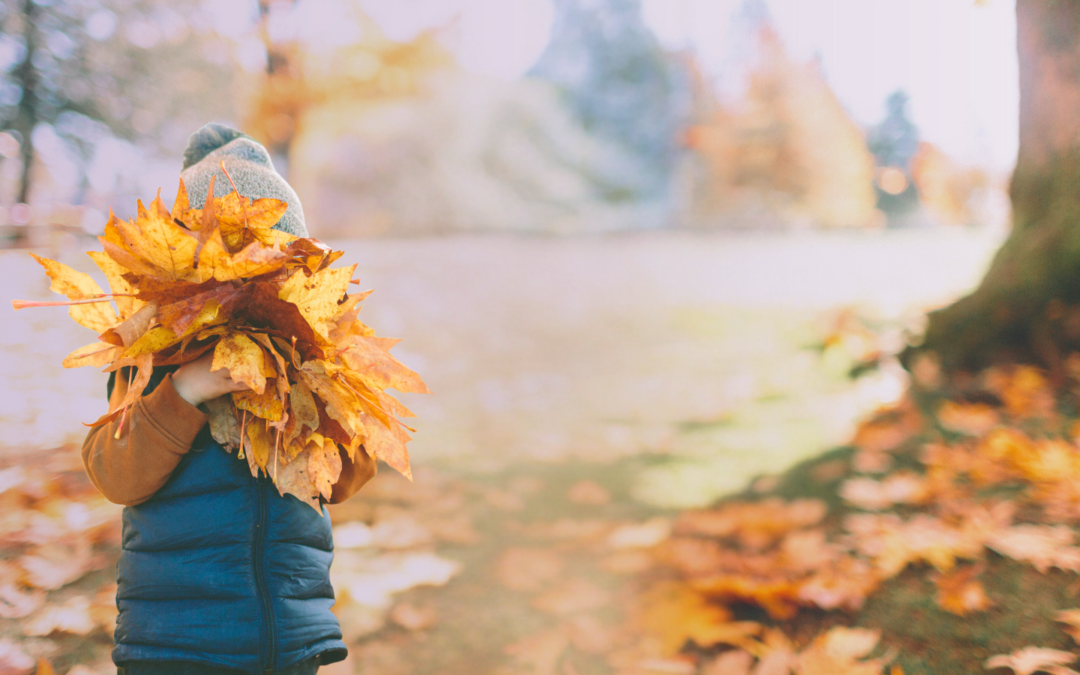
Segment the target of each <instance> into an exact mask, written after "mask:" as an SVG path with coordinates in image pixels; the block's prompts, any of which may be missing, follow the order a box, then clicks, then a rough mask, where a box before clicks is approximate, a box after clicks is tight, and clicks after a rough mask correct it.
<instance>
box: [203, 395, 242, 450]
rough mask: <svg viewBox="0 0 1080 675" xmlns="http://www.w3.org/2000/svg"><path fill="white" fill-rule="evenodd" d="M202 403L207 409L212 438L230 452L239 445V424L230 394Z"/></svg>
mask: <svg viewBox="0 0 1080 675" xmlns="http://www.w3.org/2000/svg"><path fill="white" fill-rule="evenodd" d="M203 405H205V406H206V408H207V411H208V416H209V423H210V435H211V436H213V437H214V440H215V441H217V442H218V443H220V444H221V446H222V447H224V448H225V449H226V450H229V451H230V452H231V451H232V450H234V449H236V448H238V447H240V424H239V423H238V422H237V421H236V414H237V413H236V410H235V409H234V408H233V405H232V398H231V395H228V396H219V397H217V398H215V399H212V400H210V401H207V402H206V403H204V404H203Z"/></svg>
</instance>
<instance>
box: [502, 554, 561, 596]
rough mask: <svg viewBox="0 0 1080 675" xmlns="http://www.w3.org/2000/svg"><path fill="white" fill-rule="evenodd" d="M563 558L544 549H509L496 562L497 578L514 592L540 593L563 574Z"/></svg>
mask: <svg viewBox="0 0 1080 675" xmlns="http://www.w3.org/2000/svg"><path fill="white" fill-rule="evenodd" d="M565 566H566V564H565V561H564V560H563V558H562V556H560V555H559V554H557V553H555V552H553V551H550V550H548V549H544V548H517V547H514V548H508V549H506V550H504V551H503V552H502V553H501V554H500V555H499V559H498V560H497V561H496V562H495V578H496V579H498V581H499V583H501V584H502V585H503V586H505V587H506V588H509V589H510V590H514V591H539V590H540V589H542V588H545V587H546V586H548V585H549V584H550V583H551V582H553V581H555V580H556V579H558V578H559V576H560V575H561V574H562V572H563V569H564V568H565Z"/></svg>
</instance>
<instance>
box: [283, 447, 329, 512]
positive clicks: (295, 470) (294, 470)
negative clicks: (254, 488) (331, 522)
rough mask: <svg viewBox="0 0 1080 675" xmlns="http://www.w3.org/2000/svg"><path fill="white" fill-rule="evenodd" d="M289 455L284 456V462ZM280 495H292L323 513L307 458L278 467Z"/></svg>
mask: <svg viewBox="0 0 1080 675" xmlns="http://www.w3.org/2000/svg"><path fill="white" fill-rule="evenodd" d="M287 457H288V455H285V454H283V455H282V460H284V459H285V458H287ZM274 484H275V485H276V486H277V489H278V493H280V494H281V496H282V497H284V496H285V495H292V496H294V497H296V498H297V499H299V500H300V501H302V502H303V503H305V504H307V505H308V506H310V507H311V508H313V509H315V510H316V511H318V512H319V513H322V503H321V502H320V501H319V490H318V489H317V488H316V487H315V485H314V483H313V482H312V480H311V476H310V474H309V473H308V462H307V458H306V457H304V456H303V455H299V456H297V457H296V458H295V459H293V460H291V461H288V462H283V463H282V464H281V465H279V466H278V470H277V477H276V478H275V479H274Z"/></svg>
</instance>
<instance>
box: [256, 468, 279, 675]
mask: <svg viewBox="0 0 1080 675" xmlns="http://www.w3.org/2000/svg"><path fill="white" fill-rule="evenodd" d="M267 482H268V481H267ZM267 482H264V481H263V477H262V475H260V476H258V477H257V478H256V479H255V493H256V495H257V497H256V503H257V507H258V511H257V514H256V519H255V522H256V525H255V527H256V532H255V556H254V558H255V560H254V563H255V584H256V586H257V588H258V592H259V600H260V602H262V609H263V624H264V626H265V628H266V637H267V642H268V643H269V650H268V653H267V655H266V660H265V661H263V672H264V673H267V675H269V674H270V673H273V672H274V661H275V660H277V633H276V631H275V629H274V607H273V604H272V603H271V601H270V589H269V588H268V587H267V585H266V570H265V569H264V568H265V564H266V563H265V560H264V556H265V550H264V549H265V545H266V529H267V528H266V519H267V513H266V511H267V509H266V484H267ZM259 651H260V652H261V651H262V648H261V647H260V649H259Z"/></svg>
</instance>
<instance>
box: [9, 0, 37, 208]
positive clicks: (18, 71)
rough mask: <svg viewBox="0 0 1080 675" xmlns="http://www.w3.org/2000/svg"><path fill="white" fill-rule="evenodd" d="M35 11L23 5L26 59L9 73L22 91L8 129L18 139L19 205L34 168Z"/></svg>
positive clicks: (25, 200) (27, 0) (32, 5)
mask: <svg viewBox="0 0 1080 675" xmlns="http://www.w3.org/2000/svg"><path fill="white" fill-rule="evenodd" d="M39 11H40V10H39V9H38V6H37V5H36V4H35V3H34V2H33V0H25V1H24V2H23V12H22V14H23V16H22V20H23V31H22V32H23V40H24V44H25V46H26V57H25V58H24V59H23V61H22V63H20V64H19V65H18V66H16V67H15V69H14V70H13V71H12V73H11V74H12V75H13V76H14V78H15V81H16V82H18V83H19V87H20V88H21V89H22V98H21V99H20V100H19V107H18V112H17V113H16V115H15V122H14V124H13V125H12V127H13V128H14V129H15V130H16V131H18V132H19V135H20V136H22V138H21V139H20V147H19V151H20V152H19V154H20V157H21V159H22V176H21V182H20V184H19V196H18V202H19V203H22V204H25V203H28V201H29V199H30V187H31V185H30V183H31V179H30V175H31V174H30V171H31V169H32V168H33V165H34V127H36V126H37V123H38V110H37V105H38V101H37V88H38V72H37V68H35V67H34V60H33V59H34V54H35V52H36V50H37V47H38V44H37V38H38V36H37V21H38V12H39Z"/></svg>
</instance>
